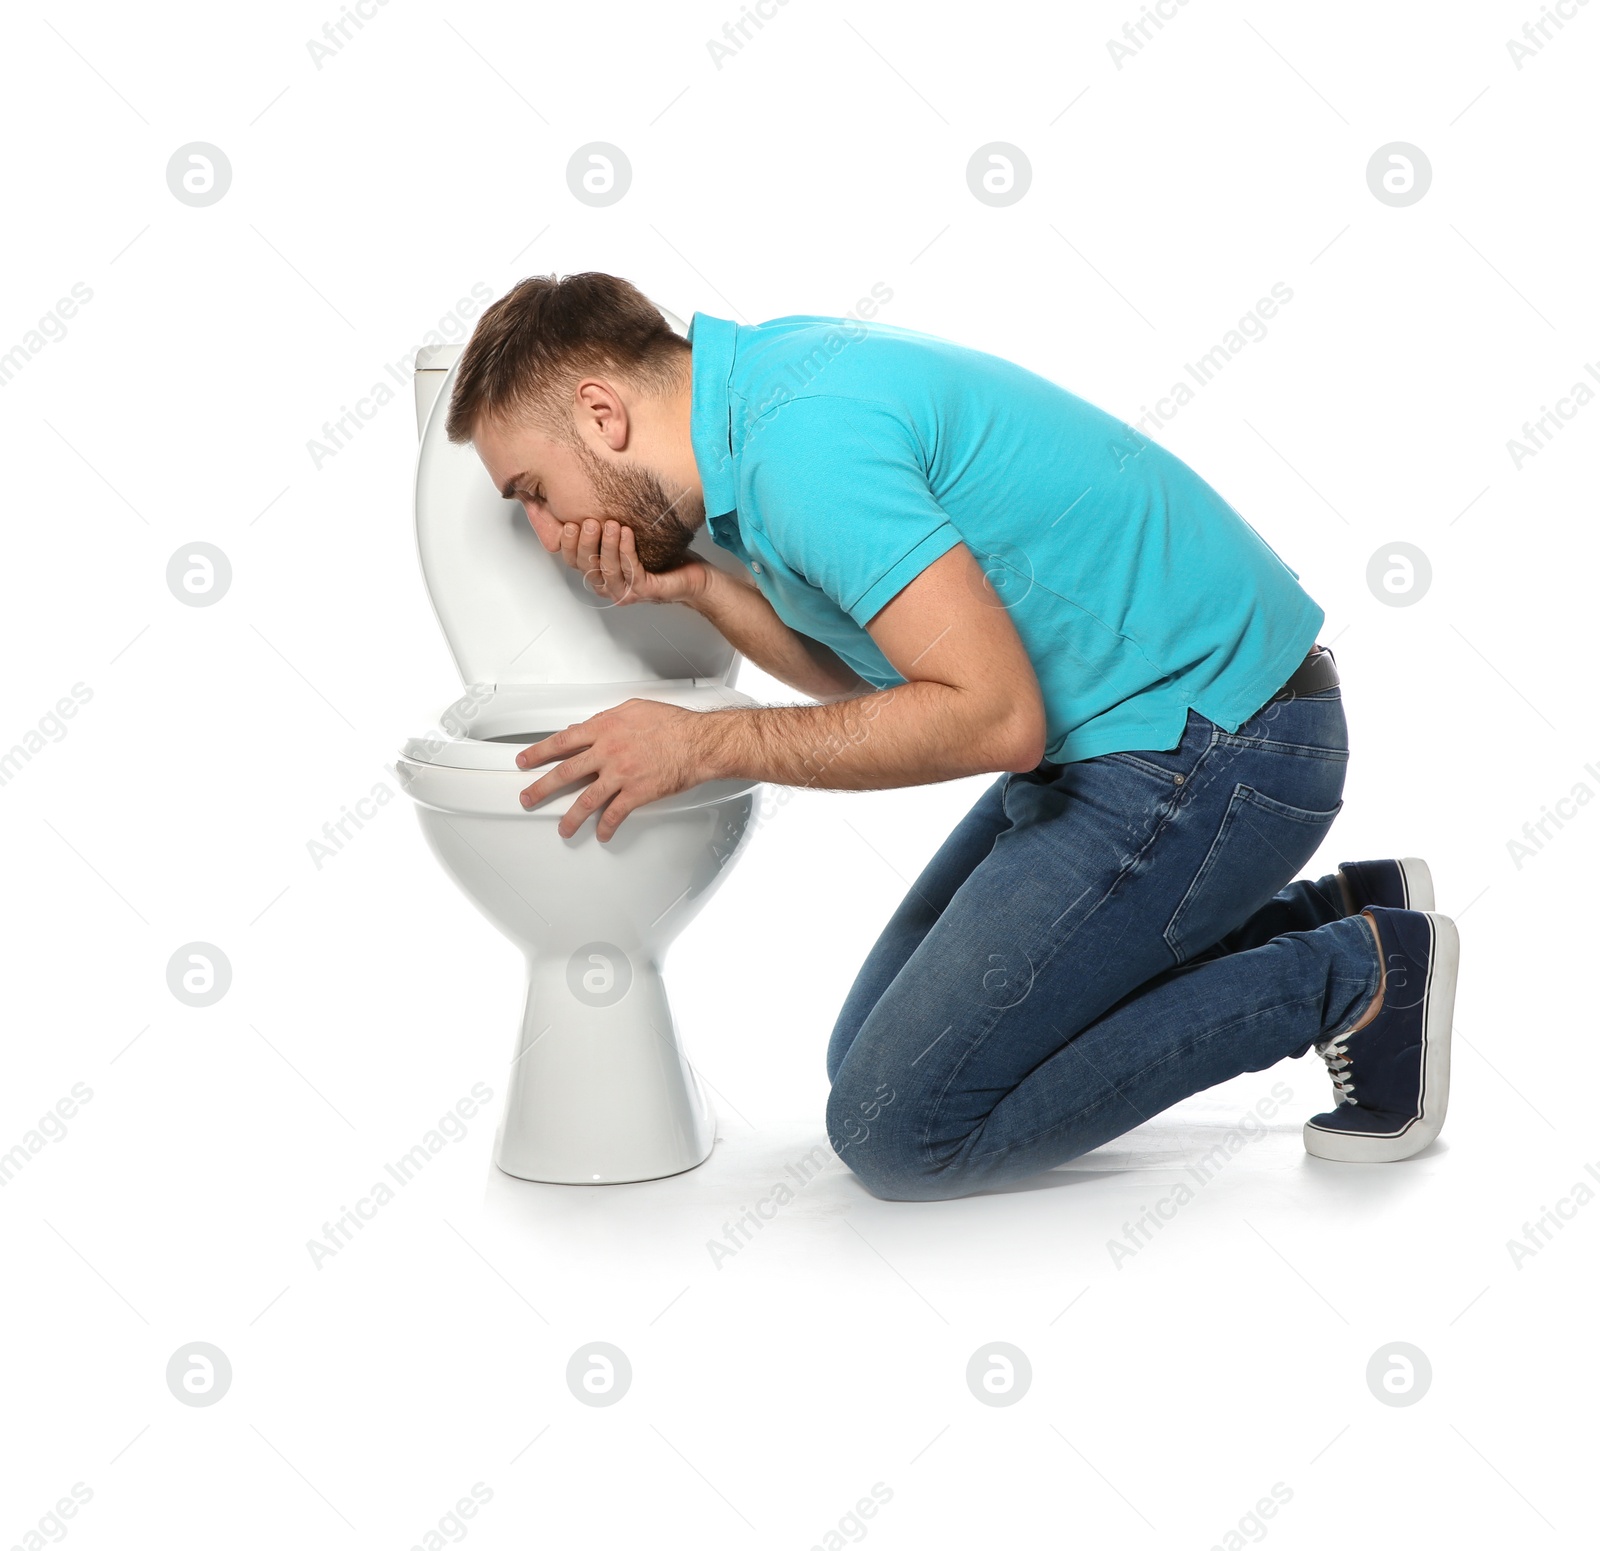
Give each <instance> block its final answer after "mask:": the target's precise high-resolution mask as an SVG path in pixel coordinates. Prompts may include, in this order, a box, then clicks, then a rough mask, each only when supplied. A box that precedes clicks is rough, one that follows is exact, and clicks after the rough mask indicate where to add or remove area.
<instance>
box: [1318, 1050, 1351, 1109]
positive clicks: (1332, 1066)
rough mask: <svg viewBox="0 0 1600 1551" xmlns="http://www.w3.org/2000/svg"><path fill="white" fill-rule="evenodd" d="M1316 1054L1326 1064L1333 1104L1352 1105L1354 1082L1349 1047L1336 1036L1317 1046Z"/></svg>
mask: <svg viewBox="0 0 1600 1551" xmlns="http://www.w3.org/2000/svg"><path fill="white" fill-rule="evenodd" d="M1317 1054H1318V1055H1320V1056H1321V1057H1322V1059H1323V1061H1324V1062H1326V1063H1327V1067H1328V1076H1329V1077H1331V1078H1332V1079H1333V1102H1334V1103H1335V1104H1354V1103H1355V1102H1356V1096H1355V1082H1354V1080H1353V1076H1354V1074H1353V1071H1352V1068H1353V1065H1354V1063H1353V1062H1352V1061H1351V1059H1350V1050H1349V1047H1348V1046H1347V1045H1346V1044H1345V1043H1344V1039H1343V1037H1342V1036H1336V1037H1335V1038H1333V1039H1330V1040H1327V1041H1326V1042H1324V1043H1323V1044H1320V1045H1318V1046H1317Z"/></svg>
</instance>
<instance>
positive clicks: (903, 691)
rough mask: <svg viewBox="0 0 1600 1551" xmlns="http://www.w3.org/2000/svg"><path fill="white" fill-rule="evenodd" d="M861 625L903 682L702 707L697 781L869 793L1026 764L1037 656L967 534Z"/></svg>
mask: <svg viewBox="0 0 1600 1551" xmlns="http://www.w3.org/2000/svg"><path fill="white" fill-rule="evenodd" d="M764 601H765V600H763V602H764ZM778 623H779V624H780V625H781V621H780V622H778ZM866 628H867V633H868V634H869V635H870V636H871V637H872V639H873V640H874V641H876V642H877V644H878V647H879V649H880V650H881V651H882V652H883V654H884V656H885V657H887V658H888V660H889V662H890V664H891V665H892V666H893V667H894V670H895V671H896V672H897V673H899V674H900V675H901V676H902V677H903V678H904V679H906V680H907V682H906V683H904V684H898V685H895V686H894V687H892V688H890V689H884V690H877V691H874V692H872V693H869V694H862V695H855V696H852V697H851V698H849V699H845V700H839V701H835V702H833V703H830V704H825V705H814V706H766V707H750V708H739V709H733V710H727V711H704V712H699V713H697V714H696V716H695V718H694V722H693V726H694V732H695V737H696V739H697V741H699V743H700V753H701V756H702V758H703V760H704V763H705V769H706V772H707V775H706V777H704V778H707V779H717V778H722V777H743V778H746V779H754V780H759V781H775V782H777V783H778V784H779V785H783V786H820V787H827V788H834V789H838V790H844V791H867V790H876V789H879V788H884V787H893V786H917V785H922V784H924V783H927V782H932V781H949V780H953V779H955V778H956V777H957V776H967V775H978V774H982V773H985V772H994V771H1001V770H1016V771H1025V770H1032V769H1033V768H1034V766H1035V765H1037V764H1038V763H1039V761H1040V760H1041V759H1042V758H1043V757H1044V744H1045V716H1044V702H1043V698H1042V697H1041V695H1040V692H1039V681H1038V678H1037V676H1036V675H1035V673H1034V671H1033V664H1032V663H1031V662H1030V661H1029V659H1028V655H1027V652H1026V651H1025V650H1024V648H1023V645H1022V641H1021V638H1020V637H1019V636H1018V635H1017V631H1016V626H1015V625H1014V624H1013V623H1012V620H1011V615H1010V614H1009V612H1008V611H1007V610H1006V608H1005V607H1004V605H1003V604H1002V603H1001V601H1000V599H999V597H998V595H997V594H996V593H995V591H994V589H993V588H992V587H991V586H990V585H989V583H988V580H987V578H986V577H985V576H984V574H983V572H982V570H981V569H980V568H979V566H978V563H977V561H976V560H974V559H973V557H972V553H971V551H970V550H968V548H967V547H966V545H965V544H964V543H963V544H957V545H956V546H955V547H954V548H953V549H950V550H947V551H946V552H945V554H944V555H942V556H941V557H940V558H939V559H938V560H936V561H934V562H933V564H932V565H930V566H928V567H927V568H926V569H925V570H924V571H923V572H922V573H921V574H920V575H919V576H917V577H916V578H915V579H914V580H913V581H912V582H910V583H909V584H908V585H907V586H905V587H903V588H902V589H901V590H900V592H898V593H897V594H896V595H895V596H894V597H893V598H892V599H891V600H890V601H889V602H888V603H887V604H886V605H885V606H884V607H883V608H881V609H880V610H879V611H878V612H877V613H876V614H875V615H874V616H873V617H872V619H871V620H870V621H868V623H867V627H866ZM791 634H792V632H791ZM730 639H732V638H731V637H730ZM796 639H797V640H804V639H805V638H804V637H796ZM734 644H735V645H736V646H739V643H738V642H737V641H734ZM813 645H815V643H813ZM739 649H740V650H741V651H743V650H745V648H744V647H743V646H739ZM790 650H791V651H793V650H794V648H793V647H791V648H790ZM752 655H753V654H752ZM829 655H830V656H831V655H832V654H831V653H830V654H829ZM754 660H755V661H757V662H761V658H760V657H759V656H756V657H754ZM762 666H763V667H767V664H766V663H765V662H762ZM768 671H769V672H776V670H775V669H772V668H768ZM777 676H778V677H782V678H785V681H786V682H794V683H795V685H796V687H797V688H805V689H806V692H807V693H812V691H811V690H810V689H809V688H807V686H806V685H804V684H802V683H800V682H798V681H795V680H789V679H788V678H787V677H786V675H784V674H781V673H779V674H778V675H777Z"/></svg>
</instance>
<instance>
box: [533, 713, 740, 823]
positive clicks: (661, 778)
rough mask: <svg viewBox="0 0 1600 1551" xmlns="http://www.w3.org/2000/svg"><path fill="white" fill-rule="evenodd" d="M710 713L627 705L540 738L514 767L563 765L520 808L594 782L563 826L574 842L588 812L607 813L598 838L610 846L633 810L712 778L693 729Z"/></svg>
mask: <svg viewBox="0 0 1600 1551" xmlns="http://www.w3.org/2000/svg"><path fill="white" fill-rule="evenodd" d="M705 714H707V713H704V712H699V711H685V710H684V709H683V708H682V707H681V706H675V705H667V704H665V703H664V702H662V701H660V700H624V701H623V702H622V704H621V705H618V706H613V707H612V708H611V709H610V710H608V711H601V712H599V713H598V714H597V715H595V716H591V717H590V718H589V719H588V720H587V721H585V722H574V723H573V724H572V726H570V727H568V728H566V729H565V730H563V731H561V732H553V733H551V734H550V736H549V737H548V738H541V739H540V740H539V741H538V742H537V743H533V744H530V745H529V746H528V747H527V748H525V749H524V750H523V751H522V752H521V753H520V754H518V755H517V768H518V769H519V770H531V769H533V768H534V767H535V766H536V765H542V764H545V763H547V762H548V761H550V760H552V759H559V760H560V761H561V763H560V764H558V765H557V766H556V767H555V769H554V770H548V771H546V772H545V773H544V774H543V775H542V776H540V777H539V779H538V780H537V781H535V782H534V783H533V785H532V786H530V787H528V788H526V790H524V791H523V793H522V794H521V795H522V806H523V807H524V808H531V807H533V806H534V805H535V804H536V803H540V802H543V801H544V799H545V798H546V797H548V796H549V795H550V794H551V793H552V792H554V791H558V790H559V789H560V788H561V787H563V786H566V785H567V784H568V783H569V782H572V781H578V780H582V779H583V778H584V777H585V776H590V777H592V778H593V779H592V780H591V781H590V783H589V785H588V786H586V787H585V788H584V789H583V792H582V793H581V794H580V795H579V797H578V800H577V801H576V802H575V803H573V805H572V806H571V807H570V808H568V809H567V811H566V813H565V814H564V815H563V816H562V819H561V823H560V825H559V826H558V827H559V829H560V831H561V836H562V838H563V839H565V840H570V839H571V838H572V837H573V835H575V834H576V833H577V832H578V830H579V828H581V826H582V824H583V821H584V820H585V819H586V818H588V817H589V815H590V814H591V813H594V812H596V811H597V810H602V809H603V810H604V811H603V812H601V813H600V817H599V820H598V821H597V823H596V825H595V835H596V837H597V838H598V839H600V840H609V839H610V838H611V837H612V836H613V835H614V834H616V832H617V826H618V825H619V824H621V822H622V821H623V820H624V819H625V818H627V816H628V815H629V814H630V813H632V812H633V810H634V809H635V808H638V807H641V806H643V805H644V804H645V803H647V802H655V801H656V800H657V799H658V798H661V797H670V796H672V795H673V793H675V792H684V791H687V790H688V789H689V788H690V787H691V786H698V785H699V784H700V783H701V782H702V781H705V780H708V779H709V778H710V770H709V767H708V765H707V762H706V758H705V752H704V750H703V748H702V743H703V741H704V740H703V738H702V737H701V735H700V732H699V729H698V728H697V725H696V724H697V723H698V722H699V720H700V718H701V716H703V715H705Z"/></svg>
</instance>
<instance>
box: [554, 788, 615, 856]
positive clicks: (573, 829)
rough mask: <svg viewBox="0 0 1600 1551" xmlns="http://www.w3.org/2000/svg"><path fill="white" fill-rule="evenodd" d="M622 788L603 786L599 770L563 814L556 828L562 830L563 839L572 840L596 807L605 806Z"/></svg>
mask: <svg viewBox="0 0 1600 1551" xmlns="http://www.w3.org/2000/svg"><path fill="white" fill-rule="evenodd" d="M620 790H621V788H620V787H618V786H603V785H601V779H600V776H599V772H596V778H595V779H594V780H593V781H591V782H590V783H589V784H588V785H587V786H586V787H584V789H583V790H582V791H581V792H580V793H579V794H578V800H577V801H576V802H575V803H573V805H572V806H571V807H570V808H568V809H567V811H566V812H565V813H564V814H562V815H561V822H560V823H559V824H558V825H557V826H556V828H557V829H558V830H559V831H560V832H561V838H562V839H563V840H570V839H571V838H572V837H573V836H574V835H575V834H577V832H578V831H579V830H580V829H581V828H582V827H583V821H584V820H585V819H586V818H588V817H589V815H590V814H591V813H593V812H594V811H595V809H596V808H603V807H604V806H605V805H606V802H607V800H608V799H609V798H611V797H614V796H615V795H616V793H617V792H619V791H620Z"/></svg>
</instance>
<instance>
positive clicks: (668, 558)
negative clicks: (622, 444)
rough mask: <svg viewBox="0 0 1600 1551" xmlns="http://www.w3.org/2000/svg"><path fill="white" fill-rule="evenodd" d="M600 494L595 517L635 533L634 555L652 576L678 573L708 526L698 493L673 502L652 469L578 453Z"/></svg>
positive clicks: (688, 493) (583, 449)
mask: <svg viewBox="0 0 1600 1551" xmlns="http://www.w3.org/2000/svg"><path fill="white" fill-rule="evenodd" d="M577 452H578V455H579V458H580V459H581V460H582V462H583V464H584V466H585V467H586V468H587V470H588V473H589V482H590V484H591V485H592V486H593V488H594V494H595V504H596V508H597V509H596V511H595V514H594V515H595V517H596V518H597V519H598V520H599V521H600V522H601V523H604V522H605V521H606V520H607V519H608V518H609V519H610V520H611V521H613V522H618V523H621V524H622V526H623V527H625V528H632V529H633V550H634V553H635V554H636V555H637V556H638V557H639V564H640V565H642V566H643V567H644V568H645V570H647V571H651V572H660V571H675V570H677V569H678V567H679V566H681V565H683V564H684V563H685V562H686V561H688V559H689V558H690V557H689V545H690V542H691V541H692V540H693V538H694V535H695V530H696V529H697V528H698V527H699V526H700V525H701V523H703V522H704V521H705V516H706V508H705V502H704V500H703V499H702V498H701V497H700V496H697V495H695V494H694V493H693V492H692V491H689V490H685V491H683V492H682V494H680V495H678V496H677V497H673V496H669V495H668V494H667V491H666V487H665V486H664V485H663V484H662V483H661V481H660V480H659V479H658V478H657V477H656V476H655V475H654V474H652V473H651V472H650V470H649V469H642V468H636V467H633V466H631V465H618V464H614V463H606V462H603V461H602V460H601V459H600V458H599V457H597V456H596V455H595V454H594V453H592V452H591V451H590V450H589V449H588V448H587V447H584V446H581V445H580V446H579V447H578V448H577Z"/></svg>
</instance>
